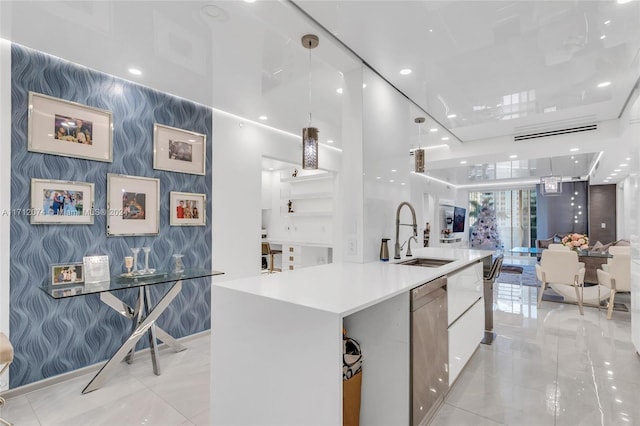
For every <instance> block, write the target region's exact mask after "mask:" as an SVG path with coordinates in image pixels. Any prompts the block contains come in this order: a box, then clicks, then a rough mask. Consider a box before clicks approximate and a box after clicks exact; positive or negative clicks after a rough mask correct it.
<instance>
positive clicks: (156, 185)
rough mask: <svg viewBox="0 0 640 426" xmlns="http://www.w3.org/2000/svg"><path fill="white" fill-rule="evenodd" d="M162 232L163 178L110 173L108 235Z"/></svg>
mask: <svg viewBox="0 0 640 426" xmlns="http://www.w3.org/2000/svg"><path fill="white" fill-rule="evenodd" d="M159 232H160V179H155V178H148V177H141V176H125V175H118V174H113V173H109V174H107V236H119V235H156V234H158V233H159Z"/></svg>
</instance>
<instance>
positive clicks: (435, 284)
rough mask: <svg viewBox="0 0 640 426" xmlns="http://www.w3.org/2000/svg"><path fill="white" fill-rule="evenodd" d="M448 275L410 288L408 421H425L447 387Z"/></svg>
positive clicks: (415, 423) (432, 412) (436, 406)
mask: <svg viewBox="0 0 640 426" xmlns="http://www.w3.org/2000/svg"><path fill="white" fill-rule="evenodd" d="M446 285H447V278H446V277H441V278H436V279H435V280H433V281H429V282H428V283H426V284H423V285H421V286H420V287H416V288H415V289H413V290H411V424H412V425H413V426H416V425H424V424H427V422H428V421H429V420H430V419H431V417H433V414H434V412H435V410H437V408H438V406H439V405H440V403H441V402H442V401H443V399H444V395H445V393H446V392H447V390H448V389H449V334H448V330H447V325H448V322H447V288H446Z"/></svg>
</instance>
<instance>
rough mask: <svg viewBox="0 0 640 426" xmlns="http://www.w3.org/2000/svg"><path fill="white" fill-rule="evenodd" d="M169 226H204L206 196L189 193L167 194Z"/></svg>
mask: <svg viewBox="0 0 640 426" xmlns="http://www.w3.org/2000/svg"><path fill="white" fill-rule="evenodd" d="M169 194H170V195H169V199H170V202H169V206H170V207H169V212H170V215H171V216H170V219H169V224H170V225H171V226H204V225H205V224H206V223H207V210H206V207H207V195H206V194H195V193H190V192H175V191H171V192H170V193H169Z"/></svg>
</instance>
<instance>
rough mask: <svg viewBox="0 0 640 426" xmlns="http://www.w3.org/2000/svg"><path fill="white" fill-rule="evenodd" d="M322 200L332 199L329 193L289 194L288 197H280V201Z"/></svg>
mask: <svg viewBox="0 0 640 426" xmlns="http://www.w3.org/2000/svg"><path fill="white" fill-rule="evenodd" d="M324 198H333V194H332V193H331V192H310V193H308V194H291V195H290V196H289V197H282V198H281V199H282V200H285V201H286V200H291V201H296V200H322V199H324Z"/></svg>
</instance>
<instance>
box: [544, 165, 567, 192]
mask: <svg viewBox="0 0 640 426" xmlns="http://www.w3.org/2000/svg"><path fill="white" fill-rule="evenodd" d="M549 171H550V173H551V175H550V176H542V177H541V178H540V194H541V195H546V196H552V195H560V194H561V193H562V176H554V174H553V164H552V163H551V158H549Z"/></svg>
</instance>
